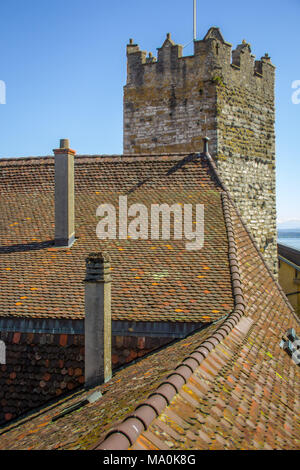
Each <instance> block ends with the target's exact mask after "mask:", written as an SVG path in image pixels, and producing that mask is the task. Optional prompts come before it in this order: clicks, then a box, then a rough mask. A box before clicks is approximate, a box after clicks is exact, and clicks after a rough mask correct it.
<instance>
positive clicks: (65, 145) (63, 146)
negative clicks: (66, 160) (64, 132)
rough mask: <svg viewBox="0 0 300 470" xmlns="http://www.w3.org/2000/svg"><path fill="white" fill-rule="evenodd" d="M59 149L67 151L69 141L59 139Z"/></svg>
mask: <svg viewBox="0 0 300 470" xmlns="http://www.w3.org/2000/svg"><path fill="white" fill-rule="evenodd" d="M59 147H60V148H61V149H69V148H70V142H69V139H60V146H59Z"/></svg>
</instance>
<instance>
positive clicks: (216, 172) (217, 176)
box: [205, 153, 300, 324]
mask: <svg viewBox="0 0 300 470" xmlns="http://www.w3.org/2000/svg"><path fill="white" fill-rule="evenodd" d="M205 157H206V159H207V161H208V163H209V165H210V167H211V169H212V171H213V172H214V174H215V177H216V178H217V181H218V183H219V184H220V186H221V188H222V189H223V191H224V192H225V193H226V195H227V197H228V199H229V201H230V202H231V204H232V206H233V208H234V209H235V211H236V214H237V216H238V217H239V219H240V221H241V223H242V225H243V228H244V229H245V231H246V232H247V234H248V236H249V238H250V240H251V242H252V243H253V245H254V248H255V249H256V251H257V253H258V255H259V257H260V259H261V260H262V262H263V264H264V266H265V268H266V269H267V271H268V273H269V274H270V276H271V278H272V280H273V281H274V282H275V284H276V286H277V288H278V289H279V292H280V293H281V296H282V298H283V300H284V302H285V303H286V305H287V306H288V307H289V309H290V311H291V313H292V315H293V317H294V318H295V319H296V321H297V323H298V324H300V319H299V318H298V317H297V315H296V313H295V311H294V309H293V307H292V305H291V304H290V302H289V300H288V298H287V297H286V295H285V293H284V291H283V289H282V287H281V285H280V284H279V282H278V280H277V279H276V278H275V276H274V274H273V272H272V271H271V269H270V267H269V266H268V264H267V262H266V260H265V258H264V257H263V255H262V253H261V252H260V250H259V248H258V246H257V243H256V241H255V240H254V238H253V236H252V234H251V232H250V230H249V229H248V227H247V224H246V223H245V221H244V219H243V217H242V215H241V213H240V211H239V209H238V208H237V205H236V203H235V201H234V200H233V198H232V196H231V194H230V192H229V190H228V188H227V186H226V185H225V184H224V182H223V180H222V178H221V177H220V175H219V173H218V169H217V166H216V164H215V162H214V160H213V158H212V156H211V155H210V154H209V153H206V154H205Z"/></svg>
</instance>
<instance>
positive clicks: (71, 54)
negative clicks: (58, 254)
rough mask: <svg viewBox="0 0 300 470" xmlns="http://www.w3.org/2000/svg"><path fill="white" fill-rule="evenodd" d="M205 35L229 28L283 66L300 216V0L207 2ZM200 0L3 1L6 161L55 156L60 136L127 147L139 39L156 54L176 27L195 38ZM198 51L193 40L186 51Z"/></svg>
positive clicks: (294, 214)
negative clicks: (131, 59) (126, 96)
mask: <svg viewBox="0 0 300 470" xmlns="http://www.w3.org/2000/svg"><path fill="white" fill-rule="evenodd" d="M197 3H198V15H197V17H198V18H197V38H198V39H202V38H203V36H204V35H205V33H206V32H207V30H208V29H209V27H211V26H219V27H220V28H221V31H222V33H223V35H224V38H225V40H226V41H228V42H230V43H232V44H233V46H234V47H235V46H236V45H237V44H239V43H240V42H241V41H242V39H246V40H247V41H248V42H250V43H251V46H252V52H253V53H254V54H255V55H256V57H257V58H260V57H261V56H262V55H264V53H265V52H268V53H269V54H270V56H271V58H272V62H273V63H274V64H275V65H276V67H277V72H276V112H277V114H276V133H277V139H276V149H277V150H276V154H277V209H278V218H279V219H280V220H287V219H299V220H300V145H299V134H300V126H299V121H300V104H298V105H296V104H293V103H292V99H291V97H292V93H293V91H294V90H292V82H293V81H295V80H300V61H299V55H300V44H299V21H300V0H285V1H284V2H283V1H282V0H280V1H279V0H263V1H262V0H252V1H251V2H241V1H240V0H227V1H226V2H224V0H214V1H213V2H204V1H201V0H198V2H197ZM192 10H193V1H192V0H151V2H150V1H145V0H127V1H126V2H125V1H121V0H115V1H111V2H107V1H102V0H2V2H1V5H0V80H2V81H4V82H5V84H6V104H5V105H0V126H1V127H0V129H1V133H0V157H14V156H18V157H20V156H29V155H49V154H52V149H53V148H54V147H56V146H57V145H58V141H59V139H60V138H69V139H70V141H71V146H72V148H74V149H75V150H76V151H77V153H89V154H93V153H98V154H99V153H100V154H102V153H106V154H112V153H122V132H123V131H122V126H123V124H122V112H123V111H122V106H123V101H122V100H123V85H124V84H125V79H126V56H125V52H126V43H127V42H128V39H129V38H130V37H132V38H134V40H135V41H136V42H137V43H138V44H139V45H140V47H141V48H142V49H143V50H147V51H151V52H152V53H153V54H155V55H156V48H157V47H160V46H161V44H162V43H163V41H164V39H165V35H166V33H167V32H171V35H172V38H173V39H174V40H175V42H177V43H180V44H184V45H185V44H187V43H189V42H190V41H191V40H192V37H193V36H192ZM184 53H185V54H187V55H188V54H191V53H192V45H190V46H188V47H186V48H185V49H184Z"/></svg>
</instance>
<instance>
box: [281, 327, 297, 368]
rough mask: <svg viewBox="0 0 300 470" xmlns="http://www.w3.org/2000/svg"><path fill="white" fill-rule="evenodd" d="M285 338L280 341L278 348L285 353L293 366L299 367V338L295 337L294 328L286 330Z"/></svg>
mask: <svg viewBox="0 0 300 470" xmlns="http://www.w3.org/2000/svg"><path fill="white" fill-rule="evenodd" d="M285 336H286V337H283V338H282V340H281V341H280V347H281V348H282V349H283V350H284V351H286V352H287V354H288V355H289V356H290V357H291V358H292V359H293V361H294V362H295V364H297V365H298V366H299V365H300V338H299V336H297V335H296V331H295V329H294V328H290V329H288V330H287V332H286V334H285Z"/></svg>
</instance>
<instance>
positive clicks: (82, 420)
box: [0, 196, 300, 450]
mask: <svg viewBox="0 0 300 470" xmlns="http://www.w3.org/2000/svg"><path fill="white" fill-rule="evenodd" d="M226 200H227V199H226V196H225V197H224V201H225V206H226V207H225V211H224V213H225V217H226V220H227V218H228V215H229V217H230V218H231V220H230V221H229V222H228V221H227V222H226V226H227V230H228V239H229V245H230V248H229V256H230V260H231V264H230V267H231V274H232V278H233V281H236V282H235V284H234V293H235V309H234V311H233V313H232V314H231V315H230V316H229V317H228V318H227V319H226V320H224V321H223V322H222V321H221V322H219V324H214V325H211V326H209V327H208V328H206V329H204V330H203V331H200V332H198V333H194V334H193V335H191V336H190V337H189V338H187V339H185V340H181V341H179V342H177V343H175V344H173V345H171V346H168V347H167V348H164V349H163V350H161V351H159V352H157V353H155V354H153V355H151V356H149V357H148V358H145V359H143V360H141V361H140V362H138V363H137V364H134V365H131V366H129V367H128V368H126V369H124V370H123V371H120V372H118V373H117V374H116V375H115V376H114V377H113V379H112V380H111V381H110V382H109V383H107V384H105V385H102V386H101V387H98V388H97V390H98V389H101V390H105V389H106V390H107V393H106V394H105V395H104V396H103V399H101V400H100V401H99V402H96V403H94V404H91V405H87V406H86V407H84V408H82V409H81V410H79V411H77V412H74V413H72V414H71V415H69V416H65V417H64V418H61V419H60V420H58V421H56V422H55V423H51V421H50V419H51V417H52V416H54V415H55V414H57V413H59V412H60V411H61V410H62V409H63V406H64V407H65V406H66V402H65V403H64V404H63V403H61V404H59V406H58V407H55V408H53V409H52V410H51V409H48V410H47V409H45V410H43V411H42V413H41V415H38V416H37V417H35V418H33V419H29V420H28V421H27V422H25V423H24V424H22V420H21V421H19V423H18V424H19V426H18V427H14V425H11V426H9V427H7V428H6V429H4V434H3V435H2V436H1V437H0V446H1V448H7V449H26V448H34V449H40V448H48V449H53V448H66V449H86V448H90V447H93V448H97V447H99V444H98V445H97V444H96V442H97V440H98V442H99V440H100V442H103V438H104V435H105V434H106V432H107V431H108V430H109V429H110V428H111V427H112V426H114V427H115V426H116V429H118V428H119V429H123V428H124V429H125V430H126V432H129V434H130V433H131V432H132V430H131V428H130V423H131V420H134V422H135V423H137V425H138V428H139V433H138V435H136V436H135V435H134V434H131V435H129V440H128V439H127V438H126V437H125V435H123V434H122V435H121V437H122V439H123V438H124V439H125V444H126V442H127V446H128V445H129V444H130V439H132V444H133V445H132V448H134V449H172V450H173V449H258V448H265V449H271V448H277V449H289V448H294V449H295V448H299V437H300V435H299V434H300V433H299V426H298V425H297V416H298V414H299V385H300V381H299V379H300V373H299V367H298V366H297V365H296V364H295V363H294V362H293V361H292V359H291V358H290V357H289V356H288V355H287V354H286V353H285V352H284V351H283V350H282V349H281V348H280V347H279V342H280V339H281V337H282V335H284V334H285V332H286V330H287V329H288V328H290V327H294V328H295V329H296V330H298V328H299V322H297V319H296V317H295V316H294V315H293V312H292V309H291V307H290V305H289V304H288V302H287V301H286V299H285V297H284V295H283V293H282V291H281V290H280V288H279V286H278V285H277V283H276V282H275V280H274V279H273V278H272V276H271V274H270V273H269V271H268V269H267V267H266V265H265V263H264V262H263V260H262V258H261V256H260V254H259V252H258V251H257V248H256V247H255V246H254V245H253V242H252V240H251V238H250V237H249V234H248V233H247V231H246V230H245V228H244V226H243V224H242V222H241V220H240V218H239V217H238V216H237V214H236V212H235V209H233V208H232V207H230V206H229V203H228V202H226ZM232 233H233V234H234V237H233V235H232ZM239 281H240V283H239ZM239 285H241V286H242V288H241V287H239ZM240 289H241V292H240ZM184 358H186V359H184ZM176 365H177V367H176ZM175 367H176V369H175ZM180 377H181V378H180ZM166 382H168V383H166ZM184 382H186V383H184ZM162 383H165V385H162ZM171 383H173V384H175V388H176V387H177V388H178V390H177V393H176V391H175V389H174V386H173V389H172V386H171V385H170V384H171ZM171 389H172V390H171ZM156 391H159V395H158V394H157V392H156ZM149 394H150V395H149ZM151 394H152V395H153V394H154V395H153V396H152V398H150V399H149V398H148V399H147V400H145V398H146V397H147V396H148V397H149V396H151ZM164 396H167V397H169V398H166V399H164V398H163V397H164ZM78 399H79V396H77V400H78ZM149 400H150V401H149ZM75 401H76V399H75V398H74V399H73V401H71V403H74V402H75ZM168 401H169V405H168V404H167V402H168ZM147 402H149V403H151V407H152V409H155V407H157V410H158V411H157V413H156V414H157V417H156V418H155V412H154V416H153V417H152V418H151V416H150V415H149V414H148V416H147V415H145V412H144V411H141V412H139V410H141V409H142V408H145V404H146V405H147ZM71 403H67V404H68V405H69V404H71ZM143 403H144V405H143ZM138 405H139V406H138ZM151 407H150V408H151ZM134 408H135V409H136V411H134ZM150 408H149V409H150ZM130 415H131V416H133V415H134V416H135V417H134V418H129V416H130ZM126 416H127V419H126V420H125V422H124V421H123V420H124V417H126ZM139 416H140V417H142V418H143V420H145V421H146V420H147V419H148V420H149V422H147V430H144V431H143V425H142V421H141V419H140V418H139ZM128 418H129V419H128ZM153 418H154V420H153ZM120 426H121V428H120ZM297 426H298V427H297ZM122 427H123V428H122ZM119 436H120V434H119V433H118V432H117V433H116V437H117V439H119ZM124 439H123V443H124ZM119 442H120V441H119ZM105 443H106V440H104V442H103V446H104V448H105V446H106V444H105Z"/></svg>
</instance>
